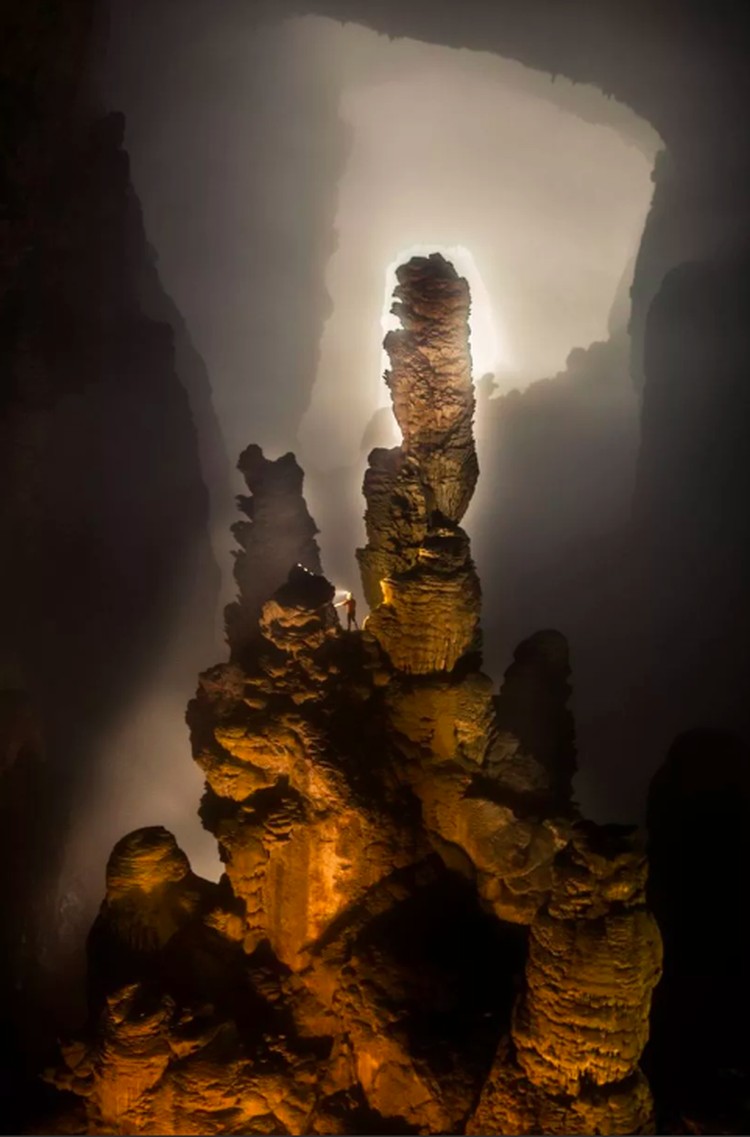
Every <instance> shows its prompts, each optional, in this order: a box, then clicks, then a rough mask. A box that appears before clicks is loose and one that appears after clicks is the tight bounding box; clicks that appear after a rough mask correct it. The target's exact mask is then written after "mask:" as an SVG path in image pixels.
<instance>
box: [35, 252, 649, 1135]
mask: <svg viewBox="0 0 750 1137" xmlns="http://www.w3.org/2000/svg"><path fill="white" fill-rule="evenodd" d="M398 279H399V287H398V289H397V298H398V301H399V303H398V304H397V305H396V308H395V310H396V311H397V312H398V313H399V315H400V316H401V318H402V322H403V325H404V328H403V331H401V332H394V333H390V334H389V336H388V337H387V339H386V347H387V349H388V351H389V353H390V356H391V362H392V370H391V371H390V372H389V374H388V377H387V378H388V383H389V386H390V388H391V391H392V394H393V401H394V407H395V411H396V415H397V418H398V420H399V423H400V425H401V428H402V432H403V439H404V440H403V444H402V446H400V447H397V448H395V449H394V450H391V451H383V450H376V451H374V452H373V454H372V455H371V457H370V468H369V470H368V472H367V474H366V476H365V483H364V492H365V497H366V500H367V514H366V528H367V546H366V548H365V549H363V550H361V551H360V563H361V566H362V574H363V581H364V584H365V591H366V595H367V597H368V599H369V601H370V604H371V608H372V610H371V612H370V614H369V616H368V617H367V619H366V621H365V623H364V626H363V629H362V630H361V631H360V630H357V631H353V632H348V631H347V632H344V631H343V629H342V627H341V625H340V623H339V621H338V618H337V616H336V612H335V610H334V607H333V598H334V590H333V587H332V585H331V584H330V583H329V582H328V581H327V580H326V579H325V577H324V576H323V575H322V573H321V572H320V565H319V561H318V559H317V547H316V546H315V544H314V531H315V530H314V525H313V523H312V521H311V519H310V518H309V515H308V514H307V510H306V507H305V506H304V501H303V499H302V496H301V481H302V475H301V471H300V470H299V468H298V467H297V465H296V463H295V462H294V459H293V458H292V456H291V455H287V456H286V457H285V458H283V459H280V460H279V461H278V462H276V463H272V462H268V461H267V460H266V459H264V458H263V456H262V454H261V452H260V451H259V450H258V449H257V448H250V449H249V450H248V451H246V452H245V454H244V455H243V459H242V464H243V468H244V470H245V473H246V476H247V481H248V485H249V486H250V488H251V490H252V492H253V498H252V501H251V503H249V507H248V503H244V508H245V511H246V513H247V514H248V516H249V517H250V518H251V521H250V523H243V525H242V527H240V528H239V530H238V531H237V532H238V537H239V539H240V541H241V543H242V545H243V550H244V551H243V554H242V555H241V557H240V558H239V559H238V571H237V579H238V583H239V585H240V597H239V600H238V602H237V604H236V605H235V606H233V608H232V609H231V612H230V616H229V620H228V626H229V630H230V641H231V647H232V655H231V659H230V661H229V662H228V663H224V664H219V665H217V666H216V667H214V668H212V669H210V670H209V671H207V672H205V673H204V674H203V675H202V676H201V677H200V684H199V688H198V692H197V694H196V697H195V698H194V700H193V701H192V702H191V704H190V707H189V710H188V723H189V726H190V730H191V741H192V748H193V754H194V757H195V760H196V762H197V763H198V764H199V765H200V767H201V769H202V770H203V771H204V773H205V776H206V793H205V795H204V799H203V803H202V806H201V816H202V818H203V822H204V824H205V825H206V826H207V828H208V829H210V831H211V832H212V833H214V834H215V836H216V839H217V842H218V845H219V850H220V854H221V858H222V861H223V864H224V869H225V872H224V875H223V876H222V879H221V880H220V881H219V883H218V884H212V883H210V882H206V881H201V880H199V879H198V878H197V877H195V876H194V875H193V874H192V872H191V871H190V867H189V864H188V863H187V859H186V858H185V856H184V854H183V853H181V851H180V850H179V849H178V847H177V845H176V843H175V841H174V839H173V838H172V837H171V835H170V834H169V833H167V832H166V831H165V830H163V829H160V828H152V829H147V830H139V831H136V832H135V833H132V834H129V835H128V836H127V837H125V838H123V839H122V840H121V841H120V842H119V843H118V845H117V846H116V847H115V850H114V852H113V854H112V857H111V859H110V863H109V867H108V873H107V896H106V899H105V902H104V904H103V906H102V910H101V913H100V916H99V918H98V920H97V924H96V926H95V928H94V929H93V931H92V935H91V939H90V945H89V948H90V976H91V1021H90V1023H89V1027H88V1031H87V1033H86V1034H85V1035H84V1036H82V1037H81V1038H80V1039H78V1040H76V1041H75V1042H73V1043H70V1044H68V1045H66V1046H65V1047H64V1050H63V1062H62V1064H61V1065H60V1067H59V1068H58V1069H57V1070H53V1071H50V1073H49V1077H50V1078H51V1080H52V1081H53V1083H54V1084H56V1085H57V1086H59V1087H60V1088H64V1089H67V1090H68V1091H72V1092H73V1093H74V1094H76V1095H78V1097H79V1098H81V1099H82V1100H84V1102H85V1109H86V1116H87V1127H88V1132H92V1133H93V1132H104V1131H106V1132H110V1131H113V1130H114V1131H120V1132H122V1131H127V1132H132V1133H148V1132H162V1133H176V1132H181V1133H198V1132H204V1133H205V1132H208V1133H219V1132H224V1133H227V1132H228V1133H289V1134H303V1133H312V1134H324V1133H327V1134H330V1133H342V1134H343V1133H382V1132H389V1131H390V1132H399V1133H411V1132H418V1133H445V1132H467V1133H497V1134H501V1133H539V1132H542V1133H549V1134H564V1133H600V1134H607V1133H638V1132H648V1131H649V1126H650V1125H651V1123H652V1107H651V1096H650V1091H649V1087H648V1084H647V1082H646V1079H645V1078H644V1076H643V1074H642V1072H641V1071H640V1068H639V1059H640V1055H641V1052H642V1050H643V1047H644V1045H645V1042H646V1040H647V1037H648V1014H649V1007H650V1000H651V992H652V990H653V987H654V984H655V983H656V982H657V980H658V977H659V972H660V961H661V941H660V938H659V933H658V930H657V928H656V925H655V923H654V921H653V918H652V917H651V916H650V914H649V913H648V911H647V909H646V905H645V899H644V890H645V880H646V862H645V856H644V854H643V852H642V851H641V850H639V848H638V846H637V843H636V842H635V841H634V839H633V836H632V834H631V833H630V832H626V831H620V830H614V829H602V828H599V827H597V826H595V825H592V824H588V823H586V822H584V821H582V820H581V819H580V818H579V817H578V815H577V811H576V809H575V807H574V806H573V805H572V804H571V801H570V782H571V777H572V773H573V770H574V765H575V750H574V731H573V723H572V719H571V716H570V713H569V711H568V710H567V705H566V704H567V699H568V695H569V687H568V678H569V665H568V655H567V644H566V643H565V640H564V638H563V637H562V636H561V635H559V633H556V632H544V633H539V634H537V635H536V636H533V637H531V638H530V639H529V640H527V641H526V642H525V643H524V644H522V645H521V647H520V648H519V649H518V652H517V653H516V659H515V661H514V663H513V665H512V666H511V668H510V669H509V671H508V673H507V674H506V679H505V684H504V686H503V690H502V692H501V694H500V696H499V698H497V699H496V698H494V697H493V690H492V682H491V680H490V679H489V678H488V677H487V676H486V675H484V674H483V673H482V671H481V669H480V667H481V658H480V636H479V617H480V589H479V582H478V579H477V575H476V572H475V569H474V566H473V563H472V560H471V552H470V546H469V538H468V536H467V534H466V533H465V532H464V531H463V530H462V529H461V528H460V524H459V523H460V520H461V518H462V516H463V514H464V512H465V510H466V507H467V505H468V503H469V501H470V498H471V494H472V491H473V489H474V484H475V481H476V477H477V464H476V456H475V451H474V443H473V438H472V432H471V421H472V414H473V388H472V382H471V361H470V356H469V350H468V323H467V319H468V308H469V297H468V288H467V286H466V282H465V281H463V280H461V279H460V278H458V276H457V275H456V273H455V271H454V270H453V268H452V266H450V265H449V264H447V262H445V261H444V260H443V259H442V258H441V257H438V256H433V257H429V258H415V259H414V260H413V261H411V262H410V263H409V264H408V265H406V266H403V267H402V268H401V269H400V270H399V273H398ZM276 510H278V513H277V512H276ZM277 533H278V534H280V537H281V536H283V540H281V539H279V540H278V541H277V540H276V534H277Z"/></svg>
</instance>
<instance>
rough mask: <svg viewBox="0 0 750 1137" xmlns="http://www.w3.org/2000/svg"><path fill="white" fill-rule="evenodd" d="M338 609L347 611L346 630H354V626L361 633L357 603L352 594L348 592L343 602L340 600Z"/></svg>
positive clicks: (337, 605)
mask: <svg viewBox="0 0 750 1137" xmlns="http://www.w3.org/2000/svg"><path fill="white" fill-rule="evenodd" d="M335 607H336V608H345V609H346V630H347V632H350V631H351V630H352V624H353V625H354V627H355V628H356V629H357V630H358V631H359V624H358V623H357V601H356V600H355V599H354V597H353V596H352V594H351V592H347V594H346V596H345V597H344V599H343V600H339V602H338V604H336V605H335Z"/></svg>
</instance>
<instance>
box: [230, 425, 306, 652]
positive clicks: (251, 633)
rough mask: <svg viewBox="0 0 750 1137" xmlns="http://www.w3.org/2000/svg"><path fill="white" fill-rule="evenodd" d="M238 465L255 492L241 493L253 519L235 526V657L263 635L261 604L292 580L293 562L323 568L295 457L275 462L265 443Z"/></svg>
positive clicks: (232, 621)
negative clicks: (265, 450) (237, 547)
mask: <svg viewBox="0 0 750 1137" xmlns="http://www.w3.org/2000/svg"><path fill="white" fill-rule="evenodd" d="M237 468H238V470H239V471H240V472H241V474H242V476H243V477H244V479H245V482H246V484H247V488H248V489H249V490H250V494H251V496H250V497H238V499H237V503H238V505H239V507H240V509H241V510H242V512H243V513H244V514H245V516H246V517H247V519H248V520H246V521H237V522H236V523H235V524H234V525H233V526H232V532H233V534H234V536H235V537H236V538H237V542H238V544H239V545H240V551H239V552H238V553H237V554H236V555H235V562H234V576H235V580H236V581H237V586H238V588H239V599H238V601H237V602H236V603H234V604H230V605H229V607H228V608H227V612H226V624H227V636H228V639H229V643H230V646H231V648H232V657H233V658H234V657H235V656H236V655H237V654H238V653H241V652H242V649H243V647H244V646H245V645H246V644H247V643H248V642H249V641H251V640H252V639H253V638H254V637H255V636H256V635H257V630H258V617H259V615H260V611H261V608H262V607H263V604H264V603H265V602H266V600H268V599H269V597H270V596H271V595H272V594H273V593H274V592H275V591H276V589H277V588H278V587H279V585H281V584H283V582H284V581H285V580H286V576H287V573H288V572H289V568H290V566H291V565H295V564H301V565H303V566H304V567H305V568H307V569H309V570H310V571H311V572H320V550H319V549H318V545H317V542H316V540H315V534H316V533H317V528H316V526H315V522H314V521H313V519H312V518H311V517H310V514H309V513H308V511H307V505H306V504H305V499H304V497H303V496H302V481H303V478H304V474H303V473H302V470H301V469H300V467H299V466H298V465H297V462H296V460H295V457H294V455H293V454H284V455H282V457H281V458H277V459H276V461H273V460H271V459H269V458H264V456H263V451H262V450H261V448H260V446H255V445H251V446H248V447H246V449H245V450H243V452H242V454H241V455H240V458H239V461H238V463H237Z"/></svg>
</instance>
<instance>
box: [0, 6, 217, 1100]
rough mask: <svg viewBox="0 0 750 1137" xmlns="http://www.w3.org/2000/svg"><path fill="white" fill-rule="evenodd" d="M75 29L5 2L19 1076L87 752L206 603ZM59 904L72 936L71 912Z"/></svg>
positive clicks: (1, 351) (199, 645) (196, 529)
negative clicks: (26, 786)
mask: <svg viewBox="0 0 750 1137" xmlns="http://www.w3.org/2000/svg"><path fill="white" fill-rule="evenodd" d="M95 15H96V5H94V4H93V3H87V2H85V0H82V2H81V3H77V4H71V5H64V6H62V7H59V6H57V7H56V6H49V5H43V4H35V3H32V4H25V3H13V2H11V3H10V4H8V5H3V12H2V27H1V28H0V44H1V46H0V53H1V54H2V59H1V66H0V73H1V74H2V105H3V111H2V116H0V117H2V133H1V134H0V160H2V175H1V177H0V186H1V190H0V208H1V209H2V221H1V222H0V241H1V242H2V245H1V248H0V298H1V299H2V307H1V309H0V359H1V360H2V370H3V386H2V393H1V394H0V410H1V411H2V420H1V421H0V477H1V478H2V482H3V486H4V492H3V495H2V501H1V502H0V533H1V534H2V546H3V557H2V565H0V622H2V627H3V636H2V645H1V646H0V665H1V666H2V671H3V679H4V680H5V677H6V676H7V677H8V682H9V683H10V684H12V685H13V686H18V687H22V688H23V689H24V690H26V691H28V693H29V698H30V699H31V701H32V703H33V706H34V716H35V719H36V721H37V723H38V727H39V730H40V732H41V734H42V735H43V737H44V742H45V754H46V768H45V776H44V779H43V780H42V784H41V785H39V793H38V797H36V798H35V801H34V807H33V808H34V814H35V816H34V818H33V819H31V821H30V830H29V832H31V827H32V825H33V829H34V834H35V836H34V841H35V842H37V845H36V847H35V848H34V850H33V863H34V864H35V865H36V870H35V878H34V881H33V883H32V882H31V880H27V879H26V877H25V872H21V873H19V874H18V876H17V878H16V880H15V881H13V882H11V883H10V885H9V888H10V890H11V892H15V891H17V890H23V892H22V894H20V895H18V896H11V897H9V898H8V899H7V904H8V906H9V907H8V912H9V918H10V913H11V912H14V911H15V918H17V919H18V920H19V921H21V922H22V923H25V922H26V920H27V917H28V914H29V912H31V911H34V912H36V915H37V916H39V911H38V907H39V905H42V906H43V907H44V919H43V920H42V925H43V928H44V933H45V938H44V942H43V943H39V942H37V945H36V949H35V948H34V947H32V946H31V945H29V947H28V958H27V959H26V960H25V961H24V968H25V970H26V972H27V974H26V975H25V978H24V983H25V988H24V989H25V991H26V992H27V996H26V1001H25V1005H24V1007H23V1010H22V1015H23V1018H24V1022H23V1031H22V1034H23V1043H22V1042H21V1035H19V1036H18V1037H17V1039H16V1043H17V1051H18V1057H19V1061H20V1062H21V1063H23V1062H24V1061H25V1058H24V1052H26V1056H27V1057H28V1048H31V1049H32V1050H33V1052H34V1058H33V1059H29V1060H30V1061H31V1060H33V1061H34V1062H35V1061H36V1060H37V1056H38V1053H39V1048H40V1047H42V1046H43V1045H44V1043H45V1040H46V1039H48V1038H49V1036H50V1035H52V1037H54V1033H55V1030H56V1025H57V1023H58V1022H59V1021H60V1019H61V1018H62V1019H64V1018H65V1017H67V1016H69V1015H70V1013H71V1006H72V1005H73V1006H74V1005H76V1004H77V1002H78V998H79V991H78V988H77V985H76V982H75V973H74V969H75V966H76V961H75V959H73V958H72V956H75V957H76V959H77V957H78V955H79V951H78V948H77V947H75V946H74V945H73V944H71V943H69V942H66V940H65V937H66V935H67V932H66V919H67V915H66V912H64V911H63V910H62V909H61V908H60V907H59V906H58V896H57V892H58V886H59V879H60V868H61V861H62V857H63V852H64V847H65V842H66V839H67V837H68V834H69V832H70V827H71V826H77V825H80V824H81V820H82V819H81V816H80V815H79V813H78V812H77V811H78V809H79V808H80V802H81V801H82V800H85V797H84V796H83V795H84V793H85V791H86V789H87V787H88V785H89V784H90V782H91V777H92V773H94V772H95V769H96V765H97V763H98V762H100V761H101V758H102V755H101V747H102V739H103V737H104V735H105V734H106V732H107V730H108V729H109V728H111V724H112V722H113V719H114V718H115V717H117V718H119V717H121V716H122V714H123V713H124V711H125V710H126V709H127V708H128V706H129V705H130V702H131V700H132V698H133V695H134V693H135V692H137V691H139V690H140V688H141V686H142V683H143V677H144V673H145V670H146V669H147V668H148V667H149V666H150V664H151V663H152V662H153V660H154V659H155V658H159V657H160V651H161V637H162V635H163V632H164V628H165V626H166V625H167V624H168V622H169V621H170V620H171V619H172V618H173V616H174V613H175V608H176V607H177V606H178V604H179V603H184V604H185V606H186V607H187V608H188V609H190V607H191V604H193V605H194V603H195V600H196V598H197V597H200V610H196V609H195V608H194V607H193V609H192V611H193V617H194V626H193V631H192V632H191V635H192V644H193V645H194V646H195V650H196V652H197V656H198V658H200V657H202V656H204V655H205V656H206V657H208V658H210V656H208V652H209V651H210V650H211V646H212V644H213V638H214V637H213V611H212V609H213V603H214V602H213V600H212V599H211V598H212V596H215V594H216V591H217V588H218V574H217V571H216V567H215V564H214V562H213V559H212V554H211V552H210V546H209V541H208V508H207V507H208V502H207V495H206V489H205V486H204V484H203V480H202V475H201V469H200V464H199V458H198V448H197V443H196V432H195V425H194V422H193V419H192V415H191V409H190V406H189V403H188V398H187V395H186V392H185V390H184V389H183V386H182V384H181V382H180V378H179V376H178V374H177V372H176V368H175V354H174V337H173V332H172V329H171V328H170V327H169V326H168V325H166V324H165V323H160V322H156V321H155V320H153V319H151V318H149V317H148V316H146V315H144V312H143V309H142V306H141V299H140V294H141V289H142V285H143V279H144V278H145V277H148V278H149V280H150V287H151V289H152V292H153V291H158V283H157V281H156V279H155V276H154V273H153V265H152V263H151V261H150V252H149V249H148V246H147V243H146V239H145V235H144V231H143V225H142V220H141V216H140V210H139V205H138V201H137V199H136V198H135V196H134V194H133V191H132V188H131V186H130V181H129V169H128V158H127V155H126V154H125V152H124V150H123V149H122V142H123V129H124V123H123V119H122V116H120V115H116V114H114V115H108V116H104V117H102V115H101V113H100V112H99V110H98V109H97V108H96V107H95V106H93V105H92V102H91V99H90V95H89V91H88V77H89V76H88V70H87V68H88V63H89V52H90V50H91V48H92V46H93V43H94V40H93V38H92V27H93V23H94V18H95ZM165 304H167V306H168V302H167V301H165ZM186 582H188V583H187V584H186ZM191 586H192V589H193V591H192V596H191V598H189V599H183V596H182V592H183V589H185V591H186V592H188V591H189V590H190V587H191ZM178 670H179V668H178ZM11 773H12V772H11ZM19 792H20V791H19ZM6 806H7V808H8V809H9V810H10V811H11V812H12V811H13V810H17V811H20V810H23V808H25V807H24V804H23V802H22V800H21V798H19V799H18V801H14V802H10V801H9V802H7V803H4V808H5V807H6ZM37 818H44V824H43V825H42V826H41V827H37V825H36V819H37ZM19 824H20V819H19ZM70 889H71V883H70V882H69V881H68V882H67V887H66V891H68V892H70ZM73 901H74V904H82V905H84V910H83V911H82V912H78V913H77V914H76V913H72V917H73V918H74V919H75V920H78V921H79V922H80V920H81V919H82V920H83V921H84V924H83V925H82V926H85V922H86V921H87V919H88V913H87V912H86V911H85V903H86V898H85V897H82V896H75V897H73ZM4 903H6V901H4ZM14 906H15V907H14ZM19 906H20V907H19ZM24 906H28V910H27V911H26V916H23V915H22V914H21V911H20V909H22V908H24ZM19 926H20V925H19ZM71 953H72V954H71ZM18 978H19V977H18V976H16V975H13V974H10V973H9V975H8V983H9V984H10V985H11V986H12V985H13V983H15V982H16V981H17V980H18ZM19 981H20V980H19ZM42 987H43V991H42V990H41V988H42ZM16 1025H17V1026H19V1024H16ZM9 1029H10V1027H9ZM19 1029H20V1026H19ZM10 1045H11V1046H12V1044H10ZM19 1048H20V1049H19ZM16 1084H18V1079H16Z"/></svg>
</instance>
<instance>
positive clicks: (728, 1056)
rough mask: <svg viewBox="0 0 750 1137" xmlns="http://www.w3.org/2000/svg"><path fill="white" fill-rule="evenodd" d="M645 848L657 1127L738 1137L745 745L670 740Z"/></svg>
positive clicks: (747, 1055)
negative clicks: (655, 969)
mask: <svg viewBox="0 0 750 1137" xmlns="http://www.w3.org/2000/svg"><path fill="white" fill-rule="evenodd" d="M648 849H649V861H650V865H651V870H650V875H649V887H648V895H649V902H650V904H651V905H652V906H653V910H654V912H655V913H656V916H657V919H658V921H659V926H660V928H661V930H662V935H663V937H664V978H663V980H662V983H661V984H660V987H659V989H658V992H657V994H656V997H655V1001H654V1011H653V1036H652V1041H651V1043H650V1044H649V1052H648V1066H649V1070H650V1071H651V1072H652V1077H653V1079H654V1082H655V1086H656V1089H657V1093H658V1094H659V1098H660V1100H661V1101H662V1103H663V1105H662V1109H663V1113H664V1119H665V1120H671V1121H672V1123H674V1121H675V1120H676V1119H679V1117H680V1115H681V1114H682V1115H683V1116H685V1117H688V1118H692V1119H693V1120H694V1121H696V1122H700V1121H702V1122H703V1125H704V1126H706V1127H705V1128H703V1131H704V1132H711V1131H713V1132H737V1133H739V1132H741V1131H742V1123H743V1120H744V1122H745V1123H747V1121H748V1120H749V1119H750V1114H748V1097H749V1094H748V1087H749V1086H750V1045H748V1040H747V1031H746V1023H747V1016H748V1014H749V1013H750V974H749V973H748V967H747V932H746V928H745V913H744V904H743V902H742V900H740V899H738V898H739V897H741V896H743V895H744V891H745V889H746V882H747V878H748V873H750V749H748V747H747V745H746V744H744V743H743V742H742V741H741V740H740V739H738V738H737V737H736V736H734V735H731V734H729V733H728V732H725V731H718V730H709V729H700V730H699V729H695V730H691V731H689V732H687V733H685V734H682V735H680V737H679V738H677V739H676V740H675V742H674V743H673V745H672V747H671V749H670V751H669V753H668V755H667V757H666V759H665V761H664V763H663V764H662V766H661V767H660V768H659V770H658V771H657V773H656V774H655V775H654V778H653V780H652V783H651V788H650V792H649V802H648ZM696 905H700V907H701V910H702V911H703V912H705V914H706V915H705V916H704V918H702V919H701V918H699V917H698V916H697V914H696ZM712 1126H713V1128H712ZM727 1126H730V1128H727ZM668 1131H675V1130H668Z"/></svg>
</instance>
